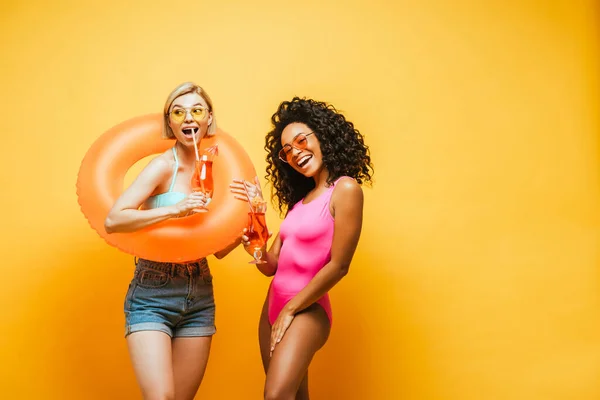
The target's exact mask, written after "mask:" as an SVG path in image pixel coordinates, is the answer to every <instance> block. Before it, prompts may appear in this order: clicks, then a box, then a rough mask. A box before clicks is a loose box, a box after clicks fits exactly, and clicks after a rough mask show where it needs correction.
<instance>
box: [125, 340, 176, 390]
mask: <svg viewBox="0 0 600 400" xmlns="http://www.w3.org/2000/svg"><path fill="white" fill-rule="evenodd" d="M127 347H128V348H129V354H130V356H131V362H132V364H133V369H134V371H135V376H136V379H137V381H138V384H139V386H140V389H141V390H142V396H143V398H144V399H145V400H172V399H174V398H175V388H174V382H173V367H172V361H171V337H170V336H169V335H167V334H166V333H164V332H159V331H141V332H134V333H132V334H131V335H129V336H127Z"/></svg>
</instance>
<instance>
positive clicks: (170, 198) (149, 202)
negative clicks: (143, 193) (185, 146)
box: [143, 147, 187, 210]
mask: <svg viewBox="0 0 600 400" xmlns="http://www.w3.org/2000/svg"><path fill="white" fill-rule="evenodd" d="M172 150H173V158H174V159H175V166H174V167H173V178H171V186H169V191H168V192H165V193H161V194H157V195H154V196H150V197H148V199H146V201H145V202H144V205H143V208H145V209H147V210H148V209H150V208H159V207H167V206H172V205H174V204H177V203H179V202H180V201H181V200H183V199H185V198H186V196H187V194H185V193H182V192H173V186H175V179H176V178H177V171H178V170H179V159H178V158H177V150H175V147H173V148H172Z"/></svg>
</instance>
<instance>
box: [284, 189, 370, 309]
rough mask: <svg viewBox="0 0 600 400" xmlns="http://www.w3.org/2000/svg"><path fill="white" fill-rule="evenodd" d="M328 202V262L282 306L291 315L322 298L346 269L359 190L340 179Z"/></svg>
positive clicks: (359, 214)
mask: <svg viewBox="0 0 600 400" xmlns="http://www.w3.org/2000/svg"><path fill="white" fill-rule="evenodd" d="M331 201H332V203H331V204H332V208H333V210H334V214H335V222H334V231H333V243H332V246H331V261H329V262H328V263H327V264H326V265H325V266H324V267H323V268H322V269H321V270H320V271H319V272H318V273H317V274H316V275H315V276H314V277H313V279H312V280H311V281H310V282H309V283H308V285H306V287H304V289H302V290H301V291H300V293H298V294H297V295H296V296H295V297H294V298H293V299H292V300H290V301H289V303H288V304H287V306H286V309H287V311H288V312H289V313H291V314H296V313H298V312H300V311H302V310H304V309H305V308H306V307H308V306H310V305H311V304H313V303H314V302H316V301H317V300H318V299H320V298H321V297H323V296H324V295H325V294H326V293H327V292H328V291H329V290H330V289H331V288H332V287H333V286H335V284H336V283H338V282H339V281H340V280H341V279H342V278H343V277H344V276H345V275H346V274H347V273H348V270H349V268H350V262H351V261H352V257H353V256H354V252H355V250H356V246H357V245H358V240H359V238H360V232H361V229H362V218H363V203H364V199H363V192H362V189H361V187H360V185H359V184H358V183H356V181H353V180H350V179H344V180H342V181H340V182H339V183H338V184H337V186H336V188H335V190H334V193H333V195H332V200H331Z"/></svg>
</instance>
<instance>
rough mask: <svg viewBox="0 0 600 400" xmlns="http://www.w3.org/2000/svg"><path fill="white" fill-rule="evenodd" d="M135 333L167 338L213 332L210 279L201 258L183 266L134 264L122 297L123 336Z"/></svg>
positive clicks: (208, 334) (213, 317)
mask: <svg viewBox="0 0 600 400" xmlns="http://www.w3.org/2000/svg"><path fill="white" fill-rule="evenodd" d="M139 331H160V332H164V333H166V334H167V335H169V336H171V337H190V336H211V335H213V334H214V333H215V332H216V328H215V298H214V293H213V285H212V275H211V274H210V269H209V268H208V262H207V261H206V259H205V258H203V259H201V260H199V261H195V262H191V263H186V264H176V263H165V262H156V261H149V260H144V259H139V260H138V261H137V262H136V268H135V273H134V275H133V279H132V280H131V283H130V284H129V289H128V290H127V295H126V296H125V336H128V335H130V334H131V333H134V332H139Z"/></svg>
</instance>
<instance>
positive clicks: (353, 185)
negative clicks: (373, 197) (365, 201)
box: [333, 178, 363, 198]
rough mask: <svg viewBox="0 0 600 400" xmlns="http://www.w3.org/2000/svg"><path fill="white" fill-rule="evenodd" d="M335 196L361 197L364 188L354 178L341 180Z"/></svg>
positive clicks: (334, 193) (334, 192)
mask: <svg viewBox="0 0 600 400" xmlns="http://www.w3.org/2000/svg"><path fill="white" fill-rule="evenodd" d="M333 195H335V196H336V197H338V198H339V197H346V196H349V197H361V198H362V195H363V191H362V187H360V185H359V184H358V182H356V181H355V180H354V179H352V178H341V179H340V180H339V182H338V183H337V185H335V189H334V190H333Z"/></svg>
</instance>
